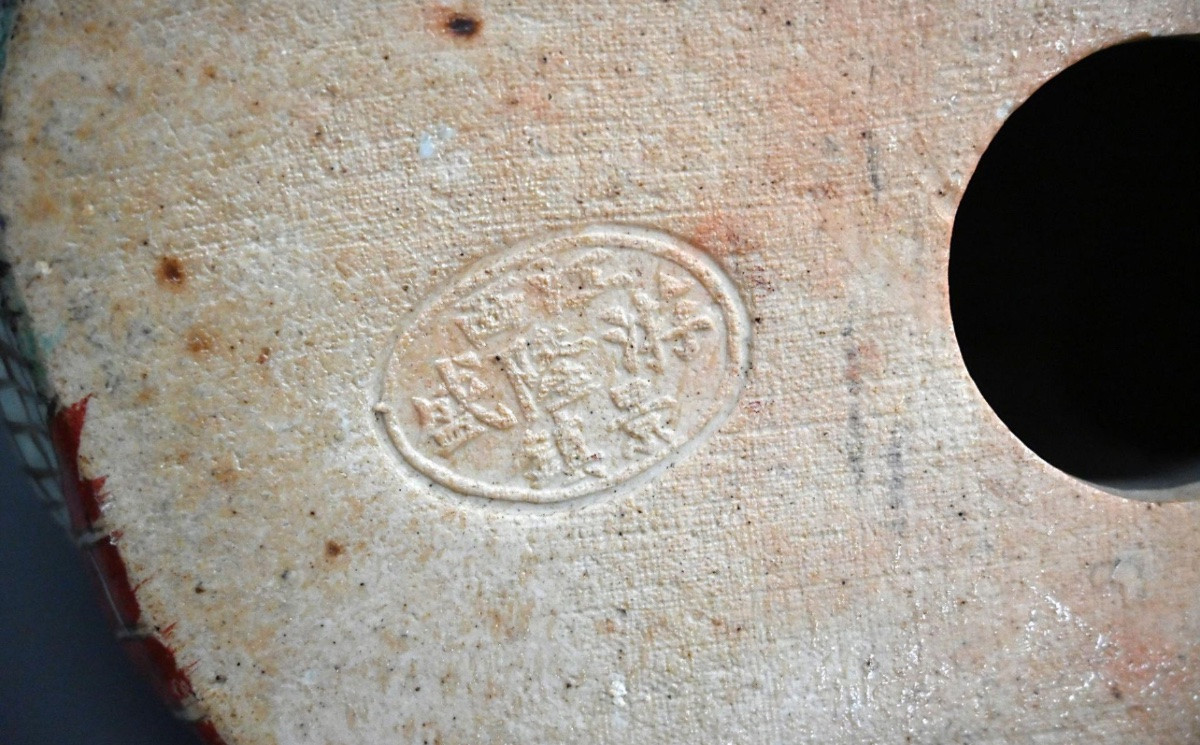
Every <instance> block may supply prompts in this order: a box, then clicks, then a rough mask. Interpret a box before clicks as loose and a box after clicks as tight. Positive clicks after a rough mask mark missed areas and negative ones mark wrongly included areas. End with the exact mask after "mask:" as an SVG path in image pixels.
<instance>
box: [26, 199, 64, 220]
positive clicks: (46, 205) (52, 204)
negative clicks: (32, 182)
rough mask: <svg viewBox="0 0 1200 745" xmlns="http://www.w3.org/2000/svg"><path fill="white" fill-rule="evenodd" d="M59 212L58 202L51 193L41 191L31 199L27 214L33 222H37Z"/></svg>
mask: <svg viewBox="0 0 1200 745" xmlns="http://www.w3.org/2000/svg"><path fill="white" fill-rule="evenodd" d="M58 213H59V209H58V202H56V201H55V200H54V199H53V198H52V197H51V196H50V195H49V194H45V193H41V194H38V195H36V196H35V197H34V198H33V199H32V200H30V202H29V208H28V211H27V216H28V218H29V220H30V221H31V222H37V221H40V220H48V219H50V218H52V217H55V216H56V215H58Z"/></svg>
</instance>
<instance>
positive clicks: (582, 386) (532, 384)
mask: <svg viewBox="0 0 1200 745" xmlns="http://www.w3.org/2000/svg"><path fill="white" fill-rule="evenodd" d="M595 346H596V342H595V340H594V339H591V338H589V337H586V336H575V337H572V336H571V335H570V332H568V331H567V329H565V328H563V327H562V326H556V327H554V328H545V327H543V328H539V329H538V330H537V331H535V332H534V334H533V338H532V339H528V340H527V339H525V338H517V339H515V340H514V341H513V343H512V345H511V346H510V347H509V349H508V353H507V355H506V356H505V365H504V372H505V373H506V374H507V375H508V378H509V381H510V382H511V383H512V386H513V390H514V391H515V392H516V394H517V401H518V402H519V403H520V405H521V410H522V411H523V412H524V414H525V416H526V418H528V419H535V418H537V417H538V416H540V415H541V414H542V413H543V412H546V413H551V414H552V413H554V412H556V411H559V410H560V409H562V408H563V407H565V406H567V405H568V404H571V403H573V402H575V401H578V400H579V399H581V398H583V397H584V396H586V395H587V394H588V393H590V392H591V391H592V390H594V389H595V388H597V387H598V385H599V384H598V383H597V382H596V380H595V370H594V363H592V365H589V364H588V362H587V360H586V354H587V352H588V351H590V350H591V349H592V348H594V347H595Z"/></svg>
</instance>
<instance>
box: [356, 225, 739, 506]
mask: <svg viewBox="0 0 1200 745" xmlns="http://www.w3.org/2000/svg"><path fill="white" fill-rule="evenodd" d="M562 242H569V244H570V245H568V246H565V247H564V248H593V247H594V248H617V249H625V250H634V251H641V252H643V253H646V254H649V255H651V256H655V257H657V258H660V259H663V260H665V261H669V262H671V263H673V264H675V265H677V266H679V267H681V268H682V269H684V270H685V271H687V272H688V273H689V274H690V275H691V276H692V277H693V278H695V279H696V281H697V282H699V284H700V286H701V287H703V288H704V290H705V291H706V292H708V294H709V296H710V297H712V299H713V300H714V302H716V304H717V305H718V307H720V309H721V314H722V317H723V320H724V322H725V328H726V346H727V350H726V353H727V362H726V364H725V366H724V369H723V370H722V376H721V377H722V381H721V385H720V386H719V387H718V389H717V391H716V395H714V396H713V398H712V404H711V405H710V406H708V407H706V414H705V416H704V419H703V421H704V423H703V424H702V425H701V426H700V427H699V428H697V429H696V430H695V432H694V433H693V434H692V435H691V436H689V437H686V438H685V439H684V440H683V442H682V443H680V444H679V445H677V446H674V447H673V448H671V449H668V450H667V452H665V453H664V454H662V455H660V456H658V457H657V458H655V459H652V460H650V461H649V462H648V463H647V464H646V465H645V466H643V467H641V468H638V469H636V470H634V471H633V473H631V474H629V475H624V476H620V477H612V478H611V479H609V480H607V482H602V483H600V484H599V485H597V484H596V483H595V482H589V481H583V482H580V483H578V484H575V485H572V486H570V487H565V488H564V487H558V488H554V489H546V490H536V489H529V488H526V487H517V486H511V485H504V484H488V483H484V482H480V481H478V480H477V479H473V478H469V477H466V476H463V475H461V474H459V473H456V472H455V471H453V470H452V469H449V468H446V467H445V466H442V465H440V464H438V463H436V462H434V461H433V460H432V459H430V458H429V457H427V456H426V455H424V454H423V453H422V452H421V451H420V450H419V449H418V448H416V447H415V446H413V445H412V444H411V443H409V442H408V440H407V438H406V437H405V436H404V433H403V431H402V430H401V428H400V427H399V426H397V425H393V423H392V421H391V419H390V418H389V416H388V414H389V413H390V411H391V409H390V407H389V406H388V405H387V404H386V403H385V399H386V398H387V393H388V390H387V389H388V371H389V370H390V369H391V368H392V365H393V362H394V361H395V359H396V357H397V355H398V354H399V351H400V348H401V346H405V347H407V346H408V345H409V344H411V343H412V340H413V339H414V338H415V336H416V334H417V333H418V331H419V330H418V329H417V327H416V326H417V323H416V322H417V321H420V320H422V319H425V318H427V317H432V316H434V315H437V313H438V312H439V311H441V310H443V308H441V306H443V305H445V304H447V303H448V302H452V301H453V300H454V299H456V298H461V297H463V296H465V295H469V294H470V293H471V292H474V291H475V290H476V289H478V288H479V287H480V286H481V285H483V284H486V283H487V282H490V281H492V280H493V279H495V277H496V275H497V274H498V273H500V272H501V271H503V270H504V269H505V268H506V267H508V266H510V265H513V264H517V265H519V264H521V263H524V261H527V260H528V259H529V258H530V256H529V254H530V253H531V252H533V251H536V250H539V249H540V252H541V253H544V254H553V253H556V251H554V250H546V249H547V248H550V249H553V246H554V244H556V243H562ZM749 365H750V319H749V315H748V313H747V312H746V307H745V304H744V303H743V302H742V299H741V296H740V295H739V293H738V292H737V288H736V286H735V285H734V284H733V282H732V280H730V279H729V277H728V276H727V275H726V274H725V272H724V270H723V269H722V268H721V267H720V265H719V264H717V262H716V261H714V260H713V259H712V258H711V257H710V256H708V255H707V254H705V253H703V252H702V251H700V250H699V249H697V248H695V247H694V246H691V245H689V244H688V243H686V242H684V241H682V240H680V239H678V238H676V237H674V236H672V235H670V234H667V233H663V232H661V231H658V230H651V229H647V228H642V227H636V226H631V225H620V224H613V223H601V224H593V225H589V226H587V227H584V228H581V229H574V230H562V231H557V232H554V233H550V234H543V235H541V236H538V237H535V238H531V239H528V240H524V241H520V242H518V243H515V244H513V245H512V246H511V247H509V248H507V249H504V250H501V251H499V252H497V253H496V254H494V255H493V256H490V257H484V258H481V259H480V260H478V261H475V262H473V263H471V264H470V265H469V266H467V267H466V268H465V269H463V270H462V271H461V272H459V273H458V275H457V276H456V277H455V278H454V279H453V280H451V281H450V282H448V283H447V284H445V285H443V287H442V288H440V289H438V290H435V291H434V292H432V293H431V294H430V295H429V297H427V298H426V299H425V300H423V301H422V302H421V303H420V304H419V305H418V306H417V307H415V308H414V309H413V310H411V311H410V312H409V313H406V314H405V318H404V320H403V321H401V322H400V324H399V325H398V326H397V330H396V332H395V333H394V334H392V336H391V347H390V349H389V351H388V354H387V355H386V357H385V359H384V361H383V366H382V369H381V376H380V379H379V385H378V396H377V400H376V405H375V407H374V412H375V419H376V421H377V423H378V424H379V425H380V427H381V429H382V434H383V435H385V436H386V439H387V440H388V442H389V443H390V445H391V450H392V451H393V452H394V454H395V456H396V457H397V458H398V459H399V460H400V461H402V462H403V463H404V464H405V465H406V466H407V467H409V468H412V469H413V470H414V471H415V472H417V473H419V474H421V475H422V476H424V477H426V478H428V479H431V480H432V481H433V482H435V483H437V484H439V485H441V486H442V487H444V488H446V489H447V490H448V491H451V492H453V493H454V494H455V495H457V496H460V497H464V498H468V499H476V500H484V501H487V502H498V503H505V504H510V505H526V506H533V507H538V506H553V505H562V504H567V503H574V502H578V501H580V500H584V499H587V498H590V497H598V496H600V495H605V494H616V493H618V492H620V491H624V490H626V489H631V488H635V487H636V486H639V485H641V484H643V483H645V482H647V481H649V480H652V479H653V478H655V477H656V476H657V475H658V474H659V473H661V472H662V471H663V470H665V469H667V468H668V467H670V466H671V465H673V464H675V463H677V462H679V461H681V460H683V459H685V458H687V457H689V456H690V455H691V454H692V453H693V452H695V450H696V449H697V448H698V447H699V446H700V445H701V444H703V443H704V442H705V441H706V440H707V439H708V438H709V437H710V436H711V435H712V433H713V432H714V431H715V430H716V429H717V428H718V427H720V425H721V424H722V423H724V421H725V420H726V419H727V418H728V417H729V415H730V414H731V413H732V412H733V410H734V408H736V406H737V402H738V400H739V399H740V396H741V392H742V388H743V387H744V385H745V379H746V376H747V374H748V372H749Z"/></svg>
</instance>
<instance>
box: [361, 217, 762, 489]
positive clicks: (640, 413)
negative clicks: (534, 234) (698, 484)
mask: <svg viewBox="0 0 1200 745" xmlns="http://www.w3.org/2000/svg"><path fill="white" fill-rule="evenodd" d="M748 333H749V327H748V324H747V320H746V312H745V309H744V308H743V306H742V304H741V302H740V300H739V299H738V296H737V293H736V292H735V290H734V288H733V286H732V284H731V283H730V281H729V279H728V278H727V277H726V276H725V275H724V273H723V272H722V271H721V270H720V268H719V267H717V265H716V264H715V263H714V262H713V261H712V260H711V259H709V258H708V257H706V256H705V255H703V254H701V253H700V252H698V251H696V250H695V249H693V248H692V247H690V246H688V245H686V244H684V243H682V242H680V241H679V240H677V239H675V238H672V237H670V236H667V235H664V234H661V233H657V232H653V231H649V230H642V229H635V228H628V227H615V226H595V227H591V228H587V229H584V230H581V231H576V232H570V233H561V234H557V235H553V236H550V237H548V238H545V239H542V240H539V241H534V242H530V243H526V244H524V245H521V246H518V247H516V248H514V249H511V250H509V251H506V252H504V253H503V254H501V255H499V256H498V257H496V258H494V259H493V260H491V261H489V262H486V263H485V264H483V265H480V266H477V267H475V268H474V269H473V270H472V271H470V272H468V273H467V274H466V275H464V276H462V277H461V278H459V279H458V280H457V281H456V282H454V283H452V284H451V285H450V286H448V287H447V288H445V289H444V290H443V291H441V292H440V293H436V294H435V295H434V296H433V297H432V298H431V299H430V300H428V301H427V302H426V303H425V305H424V306H423V307H422V308H421V309H420V310H419V311H417V312H416V313H415V314H414V316H413V317H412V318H411V319H410V321H409V322H408V323H407V324H406V325H405V327H404V328H403V329H402V330H401V332H400V335H399V338H398V339H397V341H396V345H395V347H394V349H393V350H392V355H391V358H390V361H389V363H388V367H387V369H386V371H385V373H384V379H383V385H382V391H381V396H380V401H379V404H378V405H377V406H376V412H377V413H378V414H379V416H380V417H381V418H382V422H383V424H384V426H385V428H386V430H387V433H388V436H389V437H390V439H391V441H392V443H393V444H394V445H395V447H396V449H397V451H399V453H400V455H401V456H403V458H404V460H406V461H407V462H408V463H409V464H410V465H412V467H413V468H415V469H417V470H418V471H420V472H421V473H423V474H424V475H426V476H427V477H429V478H431V479H433V480H435V481H438V482H440V483H441V484H443V485H445V486H447V487H449V488H451V489H453V490H455V491H458V492H460V493H462V494H466V495H471V496H476V497H485V498H491V499H500V500H509V501H516V502H532V503H550V502H561V501H564V500H569V499H575V498H578V497H583V496H586V495H589V494H594V493H597V492H601V491H605V490H609V489H613V488H615V487H618V486H620V485H621V484H624V483H627V482H629V481H630V480H633V479H637V478H639V477H646V476H650V475H653V472H654V470H655V469H656V468H661V467H663V465H664V464H665V463H667V462H669V461H670V460H671V459H672V458H674V457H677V456H679V455H682V454H684V453H685V451H687V450H688V449H690V448H691V447H694V446H695V444H697V443H698V442H699V441H700V440H702V439H703V438H704V437H705V436H706V435H707V434H708V433H709V432H710V431H711V430H713V429H715V428H716V427H717V426H718V425H719V424H720V422H721V421H722V420H723V419H724V417H725V416H726V415H727V414H728V413H729V411H730V410H731V409H732V408H733V405H734V403H735V402H736V399H737V396H738V393H739V392H740V390H741V386H742V381H743V378H744V377H745V373H746V367H747V363H748V338H747V336H748Z"/></svg>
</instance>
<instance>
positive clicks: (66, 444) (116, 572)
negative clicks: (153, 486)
mask: <svg viewBox="0 0 1200 745" xmlns="http://www.w3.org/2000/svg"><path fill="white" fill-rule="evenodd" d="M91 398H92V397H91V395H87V396H85V397H83V398H81V399H80V400H78V401H76V402H75V403H73V404H71V405H70V406H66V407H63V406H57V407H56V408H55V410H54V413H53V416H51V417H50V438H51V440H52V441H53V443H54V449H55V451H57V453H58V458H59V465H60V479H61V481H62V489H63V497H64V499H65V500H66V505H67V514H68V515H69V518H70V524H71V531H72V533H73V534H74V536H75V538H76V539H78V540H80V541H81V543H82V545H83V546H84V551H85V552H86V554H87V559H88V562H87V564H88V566H89V567H91V569H92V571H91V575H92V578H93V580H95V582H96V583H97V585H98V586H99V588H100V591H101V593H102V594H103V596H104V598H105V601H106V602H105V603H104V605H105V608H106V610H107V612H108V615H109V618H110V621H111V622H112V623H113V624H114V626H115V627H116V628H117V630H118V633H119V634H121V635H122V636H123V637H124V640H123V642H122V646H123V647H124V648H125V650H126V652H127V653H128V654H129V656H130V657H131V658H132V659H133V661H134V664H136V665H137V667H138V668H140V669H141V670H142V671H143V673H144V674H146V675H147V676H148V677H149V679H150V681H151V683H152V685H153V686H154V689H155V690H156V691H157V692H158V694H159V696H160V697H162V698H163V700H165V701H166V702H167V703H168V704H169V705H170V706H171V707H172V708H173V709H174V710H175V711H176V712H177V713H179V712H186V711H187V708H188V704H189V703H190V701H191V700H192V699H194V697H195V690H194V689H193V688H192V682H191V679H190V678H189V677H188V673H189V672H191V669H192V668H193V667H194V666H195V664H193V665H187V666H182V667H181V666H180V665H179V661H178V660H177V659H176V657H175V651H174V650H173V649H171V647H170V646H168V645H167V644H166V643H165V642H164V641H163V640H162V639H160V638H159V636H155V635H153V634H147V632H146V631H145V629H143V628H142V627H141V626H140V623H141V618H142V609H141V606H140V605H139V604H138V601H137V588H138V587H139V586H140V585H132V584H130V581H129V570H128V569H127V568H126V566H125V561H124V560H123V559H122V558H121V551H120V548H119V547H118V545H117V544H118V541H119V540H120V537H121V536H120V533H119V532H114V533H107V532H104V531H103V526H102V525H101V524H100V518H101V517H102V514H101V513H102V511H103V510H102V508H103V505H104V499H105V497H106V496H107V494H106V493H105V492H104V477H103V476H101V477H99V478H92V479H85V478H83V477H82V476H81V474H80V467H79V442H80V438H81V437H82V435H83V425H84V422H85V421H86V419H87V409H88V402H89V401H90V400H91ZM97 534H100V535H97ZM173 628H174V625H173V624H172V625H171V626H168V627H167V629H168V631H167V632H166V633H163V632H159V635H160V636H166V635H167V634H169V630H172V629H173ZM193 727H194V729H195V732H196V734H198V735H199V736H200V739H201V740H202V741H203V742H205V743H207V744H208V745H227V743H226V741H225V739H224V738H223V737H221V734H220V733H219V732H217V728H216V726H215V725H214V724H213V723H212V720H210V719H208V718H206V717H205V718H201V719H200V720H198V721H196V722H194V723H193Z"/></svg>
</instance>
